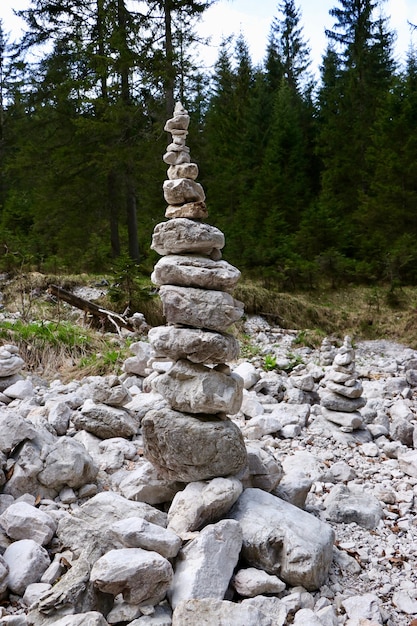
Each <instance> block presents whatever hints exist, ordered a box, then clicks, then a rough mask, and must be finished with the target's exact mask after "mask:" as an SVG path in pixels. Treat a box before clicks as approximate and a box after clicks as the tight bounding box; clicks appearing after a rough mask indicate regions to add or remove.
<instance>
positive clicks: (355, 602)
mask: <svg viewBox="0 0 417 626" xmlns="http://www.w3.org/2000/svg"><path fill="white" fill-rule="evenodd" d="M342 606H343V608H344V609H345V611H346V613H347V615H348V617H349V619H359V620H361V619H368V620H373V621H374V622H376V623H377V624H382V616H381V611H380V609H379V606H380V600H379V598H378V596H376V595H375V594H373V593H366V594H364V595H352V596H350V597H349V598H346V599H344V600H342Z"/></svg>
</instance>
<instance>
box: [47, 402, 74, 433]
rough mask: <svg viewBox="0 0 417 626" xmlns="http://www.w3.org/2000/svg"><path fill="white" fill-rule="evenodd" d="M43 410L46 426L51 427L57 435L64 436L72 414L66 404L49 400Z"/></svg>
mask: <svg viewBox="0 0 417 626" xmlns="http://www.w3.org/2000/svg"><path fill="white" fill-rule="evenodd" d="M45 408H46V410H47V420H48V424H50V425H51V426H52V428H53V429H54V430H55V432H56V434H57V435H65V434H66V432H67V430H68V426H69V423H70V419H71V415H72V413H73V411H72V409H71V407H70V406H69V405H68V403H67V402H62V401H59V400H58V401H57V400H55V401H53V400H49V401H48V402H47V403H46V405H45Z"/></svg>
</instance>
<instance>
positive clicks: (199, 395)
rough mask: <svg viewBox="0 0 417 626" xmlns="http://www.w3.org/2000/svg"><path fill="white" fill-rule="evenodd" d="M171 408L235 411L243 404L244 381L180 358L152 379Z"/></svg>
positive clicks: (222, 411) (217, 411) (206, 411)
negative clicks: (164, 372) (166, 370)
mask: <svg viewBox="0 0 417 626" xmlns="http://www.w3.org/2000/svg"><path fill="white" fill-rule="evenodd" d="M152 388H153V390H154V391H156V392H157V393H160V394H161V395H162V396H163V397H164V398H165V399H166V400H167V402H168V404H169V405H170V407H171V408H173V409H175V410H178V411H185V412H187V413H205V414H206V415H210V414H217V413H228V414H234V413H237V412H238V411H239V408H240V405H241V404H242V390H243V380H242V379H241V378H240V376H237V375H234V374H232V375H231V376H229V375H227V374H223V373H222V372H219V371H217V370H216V369H212V368H210V367H207V366H205V365H202V364H199V363H191V362H190V361H188V360H187V359H180V360H179V361H176V362H175V363H174V365H173V366H172V367H171V368H170V369H169V370H168V372H167V373H166V374H161V375H159V376H158V377H157V378H155V379H154V380H153V381H152Z"/></svg>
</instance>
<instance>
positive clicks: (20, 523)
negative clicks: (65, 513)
mask: <svg viewBox="0 0 417 626" xmlns="http://www.w3.org/2000/svg"><path fill="white" fill-rule="evenodd" d="M0 524H1V526H2V527H3V528H4V530H5V532H6V534H7V536H8V537H10V538H11V539H14V540H19V539H33V541H36V543H39V544H40V545H41V546H45V545H47V544H48V543H49V542H50V541H51V539H52V537H53V536H54V533H55V531H56V526H57V525H56V521H55V520H54V519H53V518H52V517H51V516H50V515H48V513H46V512H45V511H41V510H40V509H38V508H36V507H34V506H32V505H31V504H28V503H27V502H14V503H13V504H11V505H10V506H9V507H8V508H7V509H6V510H5V511H4V513H2V515H0Z"/></svg>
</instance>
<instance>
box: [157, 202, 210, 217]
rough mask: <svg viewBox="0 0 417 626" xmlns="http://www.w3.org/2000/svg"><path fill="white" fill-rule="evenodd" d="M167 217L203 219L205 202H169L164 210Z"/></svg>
mask: <svg viewBox="0 0 417 626" xmlns="http://www.w3.org/2000/svg"><path fill="white" fill-rule="evenodd" d="M165 217H167V218H168V219H173V218H178V217H185V218H187V219H190V220H205V219H207V217H208V210H207V206H206V203H205V202H186V203H185V204H175V205H174V204H169V205H168V206H167V208H166V210H165Z"/></svg>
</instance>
